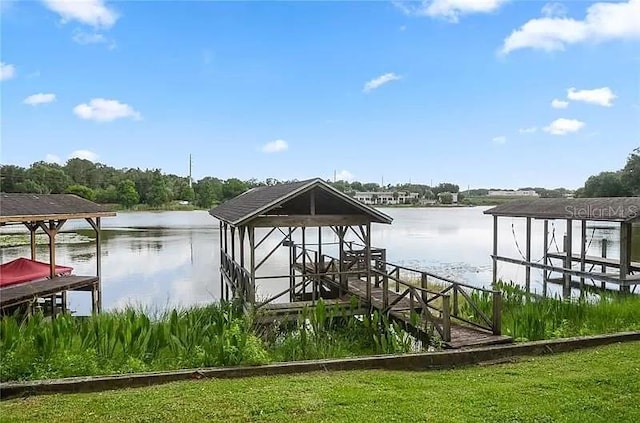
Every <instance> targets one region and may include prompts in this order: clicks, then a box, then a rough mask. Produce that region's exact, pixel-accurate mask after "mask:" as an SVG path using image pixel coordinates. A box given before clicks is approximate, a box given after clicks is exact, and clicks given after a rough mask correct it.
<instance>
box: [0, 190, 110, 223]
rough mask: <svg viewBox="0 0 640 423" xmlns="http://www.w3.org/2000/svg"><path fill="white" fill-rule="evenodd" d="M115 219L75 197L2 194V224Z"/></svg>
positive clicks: (100, 208) (0, 210)
mask: <svg viewBox="0 0 640 423" xmlns="http://www.w3.org/2000/svg"><path fill="white" fill-rule="evenodd" d="M115 215H116V214H115V213H114V212H112V211H109V210H108V209H106V208H105V207H104V206H101V205H99V204H96V203H94V202H92V201H89V200H85V199H84V198H81V197H78V196H77V195H73V194H17V193H1V194H0V223H20V222H35V221H40V220H55V219H83V218H86V217H103V216H115Z"/></svg>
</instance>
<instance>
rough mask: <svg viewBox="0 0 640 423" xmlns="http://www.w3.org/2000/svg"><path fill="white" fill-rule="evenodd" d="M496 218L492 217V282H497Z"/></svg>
mask: <svg viewBox="0 0 640 423" xmlns="http://www.w3.org/2000/svg"><path fill="white" fill-rule="evenodd" d="M496 257H498V216H493V278H492V282H493V283H494V284H495V283H497V282H498V260H497V259H496Z"/></svg>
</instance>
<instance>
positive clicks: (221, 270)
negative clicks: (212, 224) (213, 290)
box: [218, 220, 227, 300]
mask: <svg viewBox="0 0 640 423" xmlns="http://www.w3.org/2000/svg"><path fill="white" fill-rule="evenodd" d="M218 233H219V239H218V241H219V242H218V244H219V247H220V300H224V285H225V284H226V283H227V280H226V278H225V273H224V271H223V263H225V262H226V261H225V257H224V249H223V248H222V246H223V244H222V242H223V241H222V234H223V229H222V220H220V221H219V225H218Z"/></svg>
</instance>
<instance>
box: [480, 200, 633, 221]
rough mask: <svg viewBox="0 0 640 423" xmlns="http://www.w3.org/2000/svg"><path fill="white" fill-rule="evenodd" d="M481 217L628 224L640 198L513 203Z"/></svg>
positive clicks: (487, 211)
mask: <svg viewBox="0 0 640 423" xmlns="http://www.w3.org/2000/svg"><path fill="white" fill-rule="evenodd" d="M484 213H485V214H490V215H493V216H508V217H531V218H535V219H573V220H598V221H609V222H631V221H636V220H638V218H640V197H609V198H538V199H534V200H517V201H511V202H509V203H505V204H502V205H499V206H496V207H493V208H491V209H489V210H485V212H484Z"/></svg>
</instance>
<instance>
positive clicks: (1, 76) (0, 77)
mask: <svg viewBox="0 0 640 423" xmlns="http://www.w3.org/2000/svg"><path fill="white" fill-rule="evenodd" d="M14 76H16V67H15V66H13V65H10V64H8V63H4V62H0V81H6V80H7V79H11V78H13V77H14Z"/></svg>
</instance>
